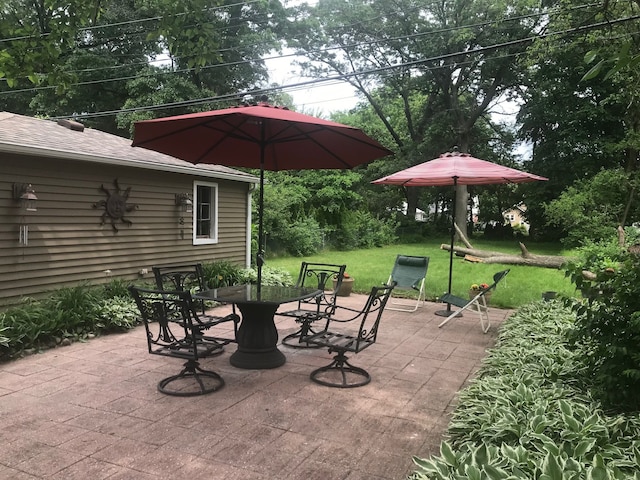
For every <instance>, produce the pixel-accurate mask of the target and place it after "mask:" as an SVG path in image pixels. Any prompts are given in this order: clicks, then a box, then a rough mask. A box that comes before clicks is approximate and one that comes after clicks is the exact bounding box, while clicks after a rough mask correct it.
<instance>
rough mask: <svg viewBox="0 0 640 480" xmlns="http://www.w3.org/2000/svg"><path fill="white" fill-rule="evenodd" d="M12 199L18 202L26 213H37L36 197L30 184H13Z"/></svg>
mask: <svg viewBox="0 0 640 480" xmlns="http://www.w3.org/2000/svg"><path fill="white" fill-rule="evenodd" d="M13 199H14V200H18V201H19V202H20V204H21V205H22V207H23V208H24V209H25V210H26V211H27V212H37V211H38V209H37V208H36V202H37V200H38V197H36V191H35V190H34V189H33V187H32V186H31V184H30V183H29V184H26V183H14V184H13Z"/></svg>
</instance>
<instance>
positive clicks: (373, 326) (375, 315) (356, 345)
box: [325, 283, 395, 353]
mask: <svg viewBox="0 0 640 480" xmlns="http://www.w3.org/2000/svg"><path fill="white" fill-rule="evenodd" d="M394 287H395V284H394V283H391V284H390V285H381V286H377V287H372V288H371V293H369V297H368V298H367V301H366V303H365V304H364V307H363V308H362V310H360V311H357V310H354V309H351V308H347V307H342V306H338V307H337V310H344V311H346V312H356V315H355V316H352V317H351V318H346V319H342V318H340V317H338V316H333V317H330V318H329V319H328V320H327V323H326V325H325V331H332V332H335V329H337V328H340V327H339V324H341V323H347V322H357V323H356V324H355V325H357V326H358V330H357V335H356V334H355V332H354V335H353V336H354V337H356V338H355V341H354V342H352V343H351V345H350V347H349V349H348V350H349V351H352V352H355V353H357V352H359V351H360V350H363V349H365V348H367V347H368V346H369V345H373V344H374V343H375V342H376V339H377V338H378V326H379V325H380V319H381V318H382V313H383V312H384V309H385V307H386V306H387V302H388V301H389V297H390V296H391V292H392V291H393V289H394ZM355 325H354V326H355Z"/></svg>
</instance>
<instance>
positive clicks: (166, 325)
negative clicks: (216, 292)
mask: <svg viewBox="0 0 640 480" xmlns="http://www.w3.org/2000/svg"><path fill="white" fill-rule="evenodd" d="M129 291H130V292H131V295H132V296H133V298H134V299H135V301H136V304H137V305H138V309H139V310H140V315H141V317H142V321H143V323H144V327H145V330H146V332H147V345H148V348H149V353H150V354H153V355H162V356H167V357H174V358H180V359H183V360H185V363H184V365H183V368H182V370H181V371H180V373H178V374H176V375H171V376H169V377H166V378H164V379H162V380H160V382H158V390H159V391H160V392H162V393H165V394H167V395H174V396H181V397H190V396H195V395H203V394H205V393H211V392H215V391H217V390H220V389H221V388H222V387H223V386H224V380H223V379H222V377H220V375H218V374H217V373H216V372H213V371H211V370H204V369H203V368H201V367H200V363H199V360H200V359H201V358H203V357H207V356H211V355H215V354H216V353H217V351H218V350H219V348H220V347H219V345H217V344H215V343H210V342H206V341H202V339H201V338H199V335H200V329H199V327H198V326H197V321H196V318H197V313H196V309H195V307H194V304H193V301H192V299H191V294H190V293H189V292H180V291H166V290H151V289H143V288H138V287H135V286H133V285H132V286H130V287H129Z"/></svg>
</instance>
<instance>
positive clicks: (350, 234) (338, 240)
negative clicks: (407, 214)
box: [331, 211, 398, 250]
mask: <svg viewBox="0 0 640 480" xmlns="http://www.w3.org/2000/svg"><path fill="white" fill-rule="evenodd" d="M397 227H398V224H397V222H396V221H394V220H385V219H378V218H375V217H373V215H371V213H369V212H362V211H352V212H348V213H347V214H345V215H344V216H343V218H342V222H341V224H340V227H339V229H338V230H337V231H336V232H335V233H334V235H333V238H332V240H331V242H332V244H333V245H334V246H335V248H336V249H338V250H354V249H357V248H371V247H382V246H384V245H389V244H391V243H393V242H395V241H396V240H397V237H396V234H395V231H396V228H397Z"/></svg>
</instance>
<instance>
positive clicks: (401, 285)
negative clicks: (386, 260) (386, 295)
mask: <svg viewBox="0 0 640 480" xmlns="http://www.w3.org/2000/svg"><path fill="white" fill-rule="evenodd" d="M428 268H429V257H417V256H411V255H398V256H397V257H396V262H395V263H394V265H393V270H392V271H391V275H390V276H389V280H388V281H387V283H388V284H391V282H396V292H398V290H405V291H406V290H414V291H417V292H418V298H417V299H416V300H415V301H412V300H411V299H404V300H399V299H395V298H392V299H391V300H390V302H389V303H390V304H391V305H389V306H388V307H387V308H388V309H389V310H397V311H400V312H415V311H416V310H417V309H418V307H421V306H423V305H424V302H425V288H424V282H425V279H426V277H427V269H428ZM392 305H397V306H396V307H393V306H392Z"/></svg>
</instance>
